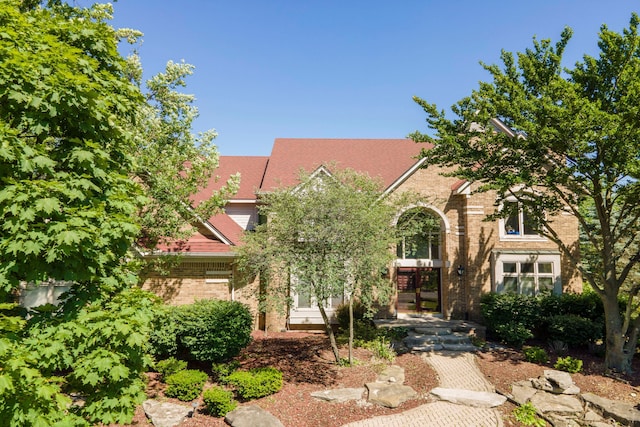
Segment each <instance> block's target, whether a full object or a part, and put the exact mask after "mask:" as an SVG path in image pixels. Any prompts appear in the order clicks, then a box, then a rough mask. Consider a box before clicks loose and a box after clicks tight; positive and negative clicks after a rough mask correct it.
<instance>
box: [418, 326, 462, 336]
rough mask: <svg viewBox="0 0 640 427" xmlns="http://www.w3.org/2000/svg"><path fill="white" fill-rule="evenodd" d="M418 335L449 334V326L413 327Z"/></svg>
mask: <svg viewBox="0 0 640 427" xmlns="http://www.w3.org/2000/svg"><path fill="white" fill-rule="evenodd" d="M413 330H414V331H416V332H417V333H418V334H420V335H438V336H439V335H451V333H452V332H453V331H452V330H451V328H413Z"/></svg>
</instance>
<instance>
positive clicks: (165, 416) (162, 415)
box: [142, 400, 193, 427]
mask: <svg viewBox="0 0 640 427" xmlns="http://www.w3.org/2000/svg"><path fill="white" fill-rule="evenodd" d="M142 408H143V409H144V413H145V414H146V415H147V418H149V420H151V423H152V424H153V425H154V426H155V427H175V426H177V425H178V424H180V423H181V422H182V421H184V419H185V418H187V417H188V416H190V415H191V414H192V413H193V408H191V407H188V406H184V405H176V404H175V403H169V402H158V401H157V400H145V401H144V402H143V403H142Z"/></svg>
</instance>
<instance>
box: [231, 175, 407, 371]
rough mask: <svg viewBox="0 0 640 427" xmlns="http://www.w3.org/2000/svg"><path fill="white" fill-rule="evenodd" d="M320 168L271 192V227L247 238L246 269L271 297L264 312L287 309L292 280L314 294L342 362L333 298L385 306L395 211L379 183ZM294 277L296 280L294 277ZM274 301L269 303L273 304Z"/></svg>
mask: <svg viewBox="0 0 640 427" xmlns="http://www.w3.org/2000/svg"><path fill="white" fill-rule="evenodd" d="M330 169H331V173H330V174H329V173H326V170H325V169H319V170H318V171H317V173H315V174H314V175H312V176H310V175H307V174H305V173H301V175H300V178H299V180H300V185H299V186H297V187H295V188H281V189H277V190H274V191H273V192H270V193H268V194H265V195H264V197H263V199H262V202H263V204H261V205H260V213H261V215H263V216H264V217H265V218H267V222H266V223H265V224H261V225H259V226H258V227H256V230H255V232H254V233H250V234H248V235H246V236H245V237H246V238H245V245H243V246H242V247H241V248H240V261H239V263H240V267H241V268H242V269H243V271H245V272H247V273H248V275H252V274H253V275H255V274H260V275H261V277H262V279H263V281H264V283H265V289H264V292H263V295H265V296H267V297H272V298H273V299H272V300H267V301H266V303H267V304H266V307H265V306H264V305H263V309H265V310H266V309H273V308H274V306H275V307H278V308H280V309H284V308H286V302H287V301H288V299H287V297H286V296H287V295H289V287H290V283H292V284H293V287H294V288H295V292H298V293H299V294H306V295H310V296H311V297H312V299H313V300H315V304H316V305H317V307H318V309H319V310H320V313H321V315H322V318H323V320H324V324H325V328H326V331H327V334H328V335H329V337H330V340H331V343H332V348H333V351H334V356H335V359H336V362H338V361H339V360H340V356H339V354H338V351H337V346H336V343H335V337H334V334H333V330H332V329H331V326H330V323H329V318H328V316H327V314H326V311H325V308H324V302H325V301H327V300H328V299H329V298H331V297H332V296H336V295H338V296H339V295H345V297H346V300H347V301H353V300H354V299H356V298H357V299H358V300H359V301H360V302H361V303H362V304H363V306H364V307H366V309H367V310H370V309H371V307H372V304H373V299H374V289H375V290H376V292H375V294H376V296H377V297H378V298H379V299H380V300H381V301H384V300H385V299H386V297H387V296H388V293H389V290H390V289H391V287H390V286H389V281H388V279H387V278H386V277H384V275H383V274H382V272H383V270H384V269H385V268H386V267H387V266H388V262H389V261H390V260H391V259H393V254H392V253H391V252H390V250H389V248H390V247H392V246H393V245H394V244H395V242H396V238H395V234H394V230H393V228H392V227H391V224H392V222H393V219H394V215H395V212H396V208H395V206H394V204H393V203H392V201H389V200H382V199H381V197H382V192H381V189H380V185H379V183H378V182H377V181H375V180H372V179H371V178H369V177H367V176H364V175H360V174H358V173H356V172H354V171H350V170H338V169H336V168H332V167H330ZM289 279H291V281H290V280H289ZM269 303H270V304H269Z"/></svg>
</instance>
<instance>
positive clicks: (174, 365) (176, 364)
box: [156, 357, 187, 378]
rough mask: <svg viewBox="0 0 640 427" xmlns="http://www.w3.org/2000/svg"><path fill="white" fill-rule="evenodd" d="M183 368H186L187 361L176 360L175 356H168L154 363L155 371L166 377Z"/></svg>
mask: <svg viewBox="0 0 640 427" xmlns="http://www.w3.org/2000/svg"><path fill="white" fill-rule="evenodd" d="M185 369H187V362H185V361H184V360H178V359H176V358H175V357H170V358H168V359H165V360H161V361H159V362H158V363H156V371H157V372H159V373H160V374H161V375H162V378H167V377H168V376H169V375H173V374H175V373H176V372H180V371H183V370H185Z"/></svg>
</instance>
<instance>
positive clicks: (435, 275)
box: [396, 267, 441, 313]
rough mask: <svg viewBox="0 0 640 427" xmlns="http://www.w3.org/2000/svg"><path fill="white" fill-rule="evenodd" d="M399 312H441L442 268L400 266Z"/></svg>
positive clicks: (398, 278) (398, 279)
mask: <svg viewBox="0 0 640 427" xmlns="http://www.w3.org/2000/svg"><path fill="white" fill-rule="evenodd" d="M396 277H397V282H398V301H397V309H398V312H399V313H422V312H427V313H437V312H440V310H441V308H440V299H441V296H440V269H439V268H424V267H398V269H397V275H396Z"/></svg>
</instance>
